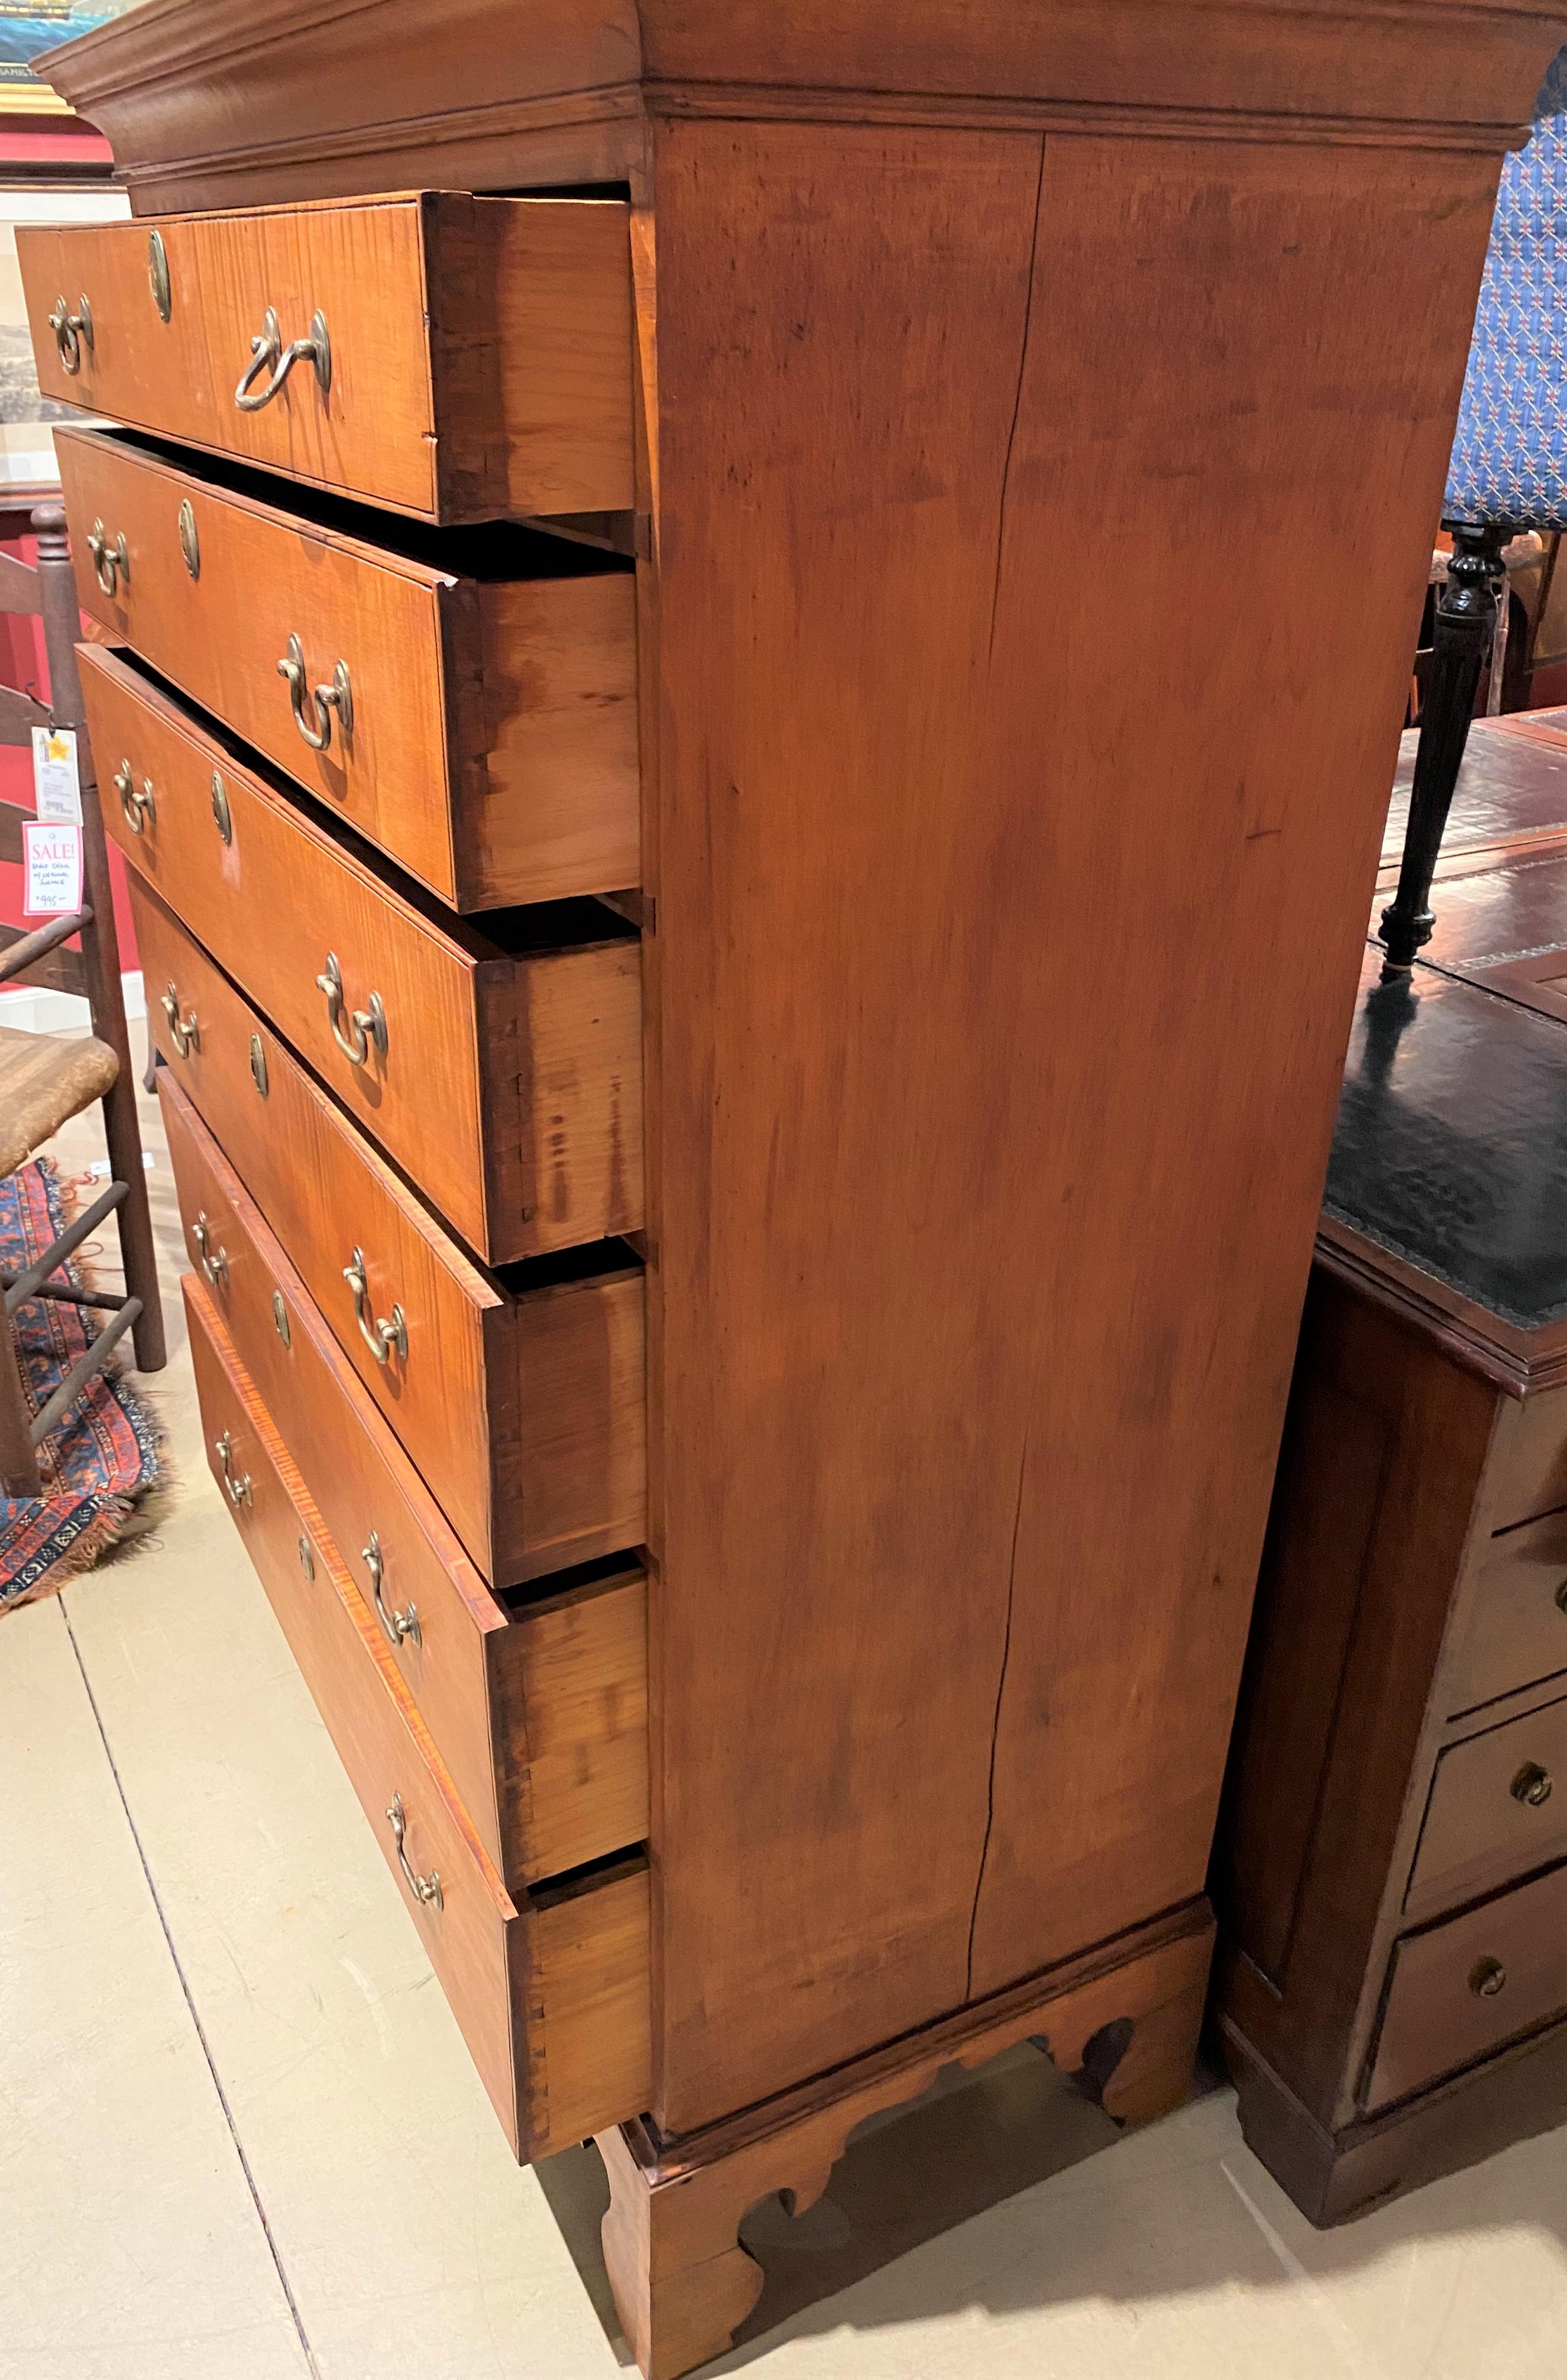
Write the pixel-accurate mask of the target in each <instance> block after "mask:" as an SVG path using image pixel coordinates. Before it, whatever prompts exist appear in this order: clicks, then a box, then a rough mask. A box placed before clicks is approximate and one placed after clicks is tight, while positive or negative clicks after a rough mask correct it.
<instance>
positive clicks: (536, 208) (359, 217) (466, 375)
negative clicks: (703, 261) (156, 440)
mask: <svg viewBox="0 0 1567 2380" xmlns="http://www.w3.org/2000/svg"><path fill="white" fill-rule="evenodd" d="M628 212H629V211H628V210H627V209H626V207H625V206H623V205H620V204H617V203H614V202H606V201H598V202H594V201H591V200H587V201H584V200H515V199H514V200H505V199H469V198H464V197H461V196H455V195H451V194H444V193H443V194H440V195H433V194H428V193H427V194H424V195H422V196H419V195H415V196H410V197H401V198H390V199H370V200H345V201H337V202H334V203H331V204H326V205H317V206H306V207H294V208H288V207H278V208H269V209H261V210H259V211H250V212H241V213H234V214H209V215H178V216H169V217H164V218H161V219H159V220H158V221H156V222H149V221H147V220H145V219H143V220H142V221H140V222H137V223H127V224H109V225H73V226H70V227H68V228H63V229H58V230H50V229H38V230H30V231H25V232H24V233H23V234H22V236H21V237H20V238H19V239H18V257H19V259H20V262H21V270H22V281H23V286H24V289H25V293H26V298H27V310H28V322H29V325H30V330H31V333H32V343H33V352H34V355H35V357H36V358H37V363H38V373H39V384H40V386H41V387H42V388H43V393H44V395H47V396H53V397H55V398H58V399H59V400H60V401H61V402H62V403H64V404H67V405H79V406H81V407H84V408H85V409H86V410H88V411H90V412H94V413H102V414H107V415H108V416H109V417H110V418H111V419H114V420H116V421H124V422H128V423H129V424H131V425H132V426H133V427H134V428H137V429H140V430H145V431H152V432H153V433H154V434H160V435H163V436H166V437H169V438H174V439H178V440H181V441H183V442H185V443H188V444H190V445H193V446H204V447H208V448H210V449H212V450H213V451H214V452H216V453H219V454H224V455H236V456H237V457H239V458H240V459H241V460H243V461H245V462H248V463H253V464H259V465H261V467H262V468H265V469H267V470H270V471H278V472H283V473H285V474H286V475H287V476H288V477H290V478H292V479H296V480H305V481H308V482H310V484H312V485H314V486H317V487H322V488H328V489H334V490H338V491H341V492H343V493H345V494H348V495H353V496H357V497H358V498H361V499H363V500H364V501H366V502H369V503H371V504H383V505H388V506H390V507H391V508H392V509H393V510H395V511H399V512H406V513H412V514H415V515H418V516H420V517H422V518H424V519H427V520H485V519H492V518H497V517H504V516H506V515H508V514H513V515H515V514H518V513H552V512H556V513H569V512H594V511H600V510H610V511H616V510H622V509H625V508H626V506H628V505H630V504H633V503H634V502H635V480H634V471H633V466H632V447H631V316H630V264H629V249H628V233H627V221H628ZM154 240H156V241H157V242H158V243H160V244H161V248H162V252H163V259H164V262H165V263H166V288H167V320H166V321H165V320H164V307H163V305H162V304H160V302H159V295H160V293H159V288H158V285H157V281H156V278H155V275H154V270H153V263H154V259H153V242H154ZM62 299H63V300H64V309H65V319H64V322H63V327H62V328H61V329H59V330H58V331H56V330H55V329H53V328H51V325H50V317H51V315H52V314H58V313H60V311H61V309H60V305H59V303H58V301H60V300H62ZM83 300H85V301H86V303H85V306H84V305H83ZM89 321H90V322H91V336H89V334H88V331H87V329H86V328H85V327H82V328H75V327H72V325H73V324H83V325H85V324H86V322H89ZM323 334H324V335H323ZM269 342H271V343H270V344H269ZM285 358H292V360H290V361H288V362H287V367H286V370H281V369H275V368H273V363H275V366H276V367H278V368H281V367H283V366H284V364H285Z"/></svg>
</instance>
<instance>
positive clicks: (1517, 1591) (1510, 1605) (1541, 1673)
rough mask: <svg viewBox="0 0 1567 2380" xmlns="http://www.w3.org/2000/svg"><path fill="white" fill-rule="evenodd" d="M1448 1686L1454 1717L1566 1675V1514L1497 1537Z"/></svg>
mask: <svg viewBox="0 0 1567 2380" xmlns="http://www.w3.org/2000/svg"><path fill="white" fill-rule="evenodd" d="M1467 1613H1468V1617H1467V1620H1466V1621H1465V1622H1464V1627H1463V1633H1462V1634H1461V1636H1460V1637H1459V1639H1458V1641H1457V1643H1456V1644H1455V1645H1454V1646H1453V1648H1452V1657H1451V1659H1450V1661H1449V1664H1448V1668H1447V1670H1446V1672H1445V1675H1444V1679H1443V1686H1442V1701H1443V1707H1444V1709H1445V1710H1446V1711H1447V1712H1448V1714H1449V1715H1450V1716H1451V1717H1456V1716H1457V1715H1458V1714H1459V1713H1460V1712H1462V1711H1469V1710H1476V1709H1477V1708H1478V1707H1479V1706H1481V1705H1482V1704H1484V1703H1489V1702H1495V1701H1496V1700H1497V1699H1498V1698H1499V1697H1500V1695H1502V1694H1515V1693H1516V1692H1517V1691H1518V1690H1519V1689H1520V1688H1521V1687H1524V1686H1533V1685H1537V1684H1538V1683H1539V1682H1540V1681H1541V1680H1542V1679H1546V1678H1552V1677H1555V1676H1556V1675H1557V1674H1558V1673H1559V1672H1561V1671H1567V1512H1548V1513H1547V1514H1546V1515H1545V1517H1544V1519H1543V1520H1538V1521H1531V1522H1529V1523H1528V1524H1526V1525H1525V1526H1524V1527H1523V1528H1519V1529H1509V1530H1508V1531H1507V1533H1506V1535H1505V1536H1500V1537H1493V1538H1492V1539H1491V1540H1490V1542H1489V1544H1488V1546H1487V1548H1485V1550H1484V1553H1483V1554H1482V1556H1481V1558H1480V1561H1479V1566H1478V1575H1477V1577H1476V1581H1475V1584H1474V1589H1473V1593H1472V1595H1471V1597H1469V1599H1468V1602H1467Z"/></svg>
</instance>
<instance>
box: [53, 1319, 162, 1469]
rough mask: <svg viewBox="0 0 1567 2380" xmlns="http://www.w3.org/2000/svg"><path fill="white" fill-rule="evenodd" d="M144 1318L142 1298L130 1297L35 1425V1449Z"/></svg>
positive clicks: (99, 1334)
mask: <svg viewBox="0 0 1567 2380" xmlns="http://www.w3.org/2000/svg"><path fill="white" fill-rule="evenodd" d="M140 1315H141V1300H140V1298H139V1297H128V1298H127V1299H126V1302H125V1304H124V1305H122V1306H121V1307H120V1309H119V1312H118V1313H117V1314H116V1315H115V1318H114V1319H113V1321H112V1322H107V1323H105V1324H104V1326H103V1330H100V1332H99V1333H98V1336H97V1338H96V1339H94V1341H93V1342H92V1344H91V1347H90V1348H89V1349H88V1351H87V1353H86V1354H85V1355H83V1357H82V1358H81V1361H80V1362H79V1364H77V1365H75V1366H73V1367H72V1368H71V1370H70V1371H69V1372H67V1375H66V1377H65V1378H64V1379H63V1380H62V1381H61V1382H60V1385H59V1387H58V1388H57V1389H56V1390H55V1393H54V1395H53V1396H52V1397H51V1398H50V1400H49V1402H48V1403H47V1404H46V1405H45V1406H43V1410H42V1411H41V1412H40V1414H39V1415H38V1418H37V1420H36V1421H35V1422H34V1423H33V1425H32V1427H31V1430H30V1432H29V1435H30V1438H31V1439H32V1442H33V1444H34V1446H38V1445H41V1444H42V1442H43V1439H45V1438H47V1437H48V1435H49V1432H50V1431H51V1430H52V1429H53V1428H54V1427H55V1423H56V1422H57V1421H58V1420H60V1419H61V1417H62V1415H65V1414H66V1413H67V1412H68V1411H69V1410H70V1407H71V1406H72V1405H74V1404H75V1403H76V1401H77V1399H78V1397H79V1395H80V1394H81V1391H82V1390H83V1389H84V1388H85V1387H86V1386H87V1383H88V1381H89V1380H90V1379H91V1378H92V1375H93V1373H94V1372H100V1371H102V1370H103V1365H104V1363H105V1361H106V1360H107V1358H108V1356H109V1355H110V1354H112V1353H113V1351H114V1349H115V1347H116V1346H117V1345H118V1343H119V1342H120V1341H121V1340H122V1339H123V1338H124V1337H125V1334H126V1332H127V1331H128V1330H129V1329H130V1326H131V1324H132V1323H133V1322H136V1321H138V1320H140Z"/></svg>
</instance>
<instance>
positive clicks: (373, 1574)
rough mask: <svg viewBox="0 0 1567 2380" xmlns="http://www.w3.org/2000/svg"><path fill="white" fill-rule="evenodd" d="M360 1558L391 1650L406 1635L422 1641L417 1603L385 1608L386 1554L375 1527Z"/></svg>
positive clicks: (376, 1612) (377, 1616)
mask: <svg viewBox="0 0 1567 2380" xmlns="http://www.w3.org/2000/svg"><path fill="white" fill-rule="evenodd" d="M359 1560H361V1561H362V1562H363V1564H364V1566H365V1568H366V1570H368V1571H369V1573H370V1593H371V1595H372V1596H373V1597H374V1598H375V1616H376V1618H377V1619H378V1620H379V1621H380V1622H381V1633H382V1634H383V1636H384V1637H385V1639H386V1642H387V1643H388V1644H389V1645H391V1647H392V1650H393V1651H394V1652H395V1651H396V1649H397V1647H398V1645H401V1644H402V1643H403V1641H404V1639H405V1638H411V1639H412V1641H413V1643H414V1644H416V1645H422V1644H423V1642H424V1638H423V1636H422V1634H421V1633H420V1632H419V1607H418V1605H417V1604H413V1603H409V1604H407V1605H405V1606H404V1608H403V1609H402V1610H401V1611H395V1610H392V1611H389V1610H388V1609H387V1608H386V1601H385V1598H384V1597H383V1594H382V1592H381V1590H382V1588H383V1586H384V1585H385V1584H386V1557H385V1555H384V1554H383V1552H382V1550H381V1537H380V1534H379V1532H378V1531H377V1530H375V1529H372V1530H371V1531H370V1543H369V1545H368V1546H366V1547H365V1548H363V1549H362V1551H361V1552H360V1555H359Z"/></svg>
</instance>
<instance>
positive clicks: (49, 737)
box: [32, 727, 81, 824]
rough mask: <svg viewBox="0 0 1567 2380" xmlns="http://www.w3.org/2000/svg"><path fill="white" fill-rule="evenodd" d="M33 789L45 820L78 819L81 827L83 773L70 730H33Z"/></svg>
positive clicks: (73, 736) (38, 728)
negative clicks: (78, 763) (78, 762)
mask: <svg viewBox="0 0 1567 2380" xmlns="http://www.w3.org/2000/svg"><path fill="white" fill-rule="evenodd" d="M32 789H33V795H34V797H35V799H36V802H37V805H38V815H39V817H40V818H41V819H75V820H77V822H78V824H79V823H80V821H81V771H80V770H79V767H78V765H77V756H76V736H75V735H74V733H73V732H72V730H71V729H70V728H68V727H35V728H34V729H33V731H32Z"/></svg>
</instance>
